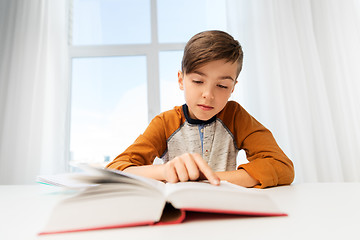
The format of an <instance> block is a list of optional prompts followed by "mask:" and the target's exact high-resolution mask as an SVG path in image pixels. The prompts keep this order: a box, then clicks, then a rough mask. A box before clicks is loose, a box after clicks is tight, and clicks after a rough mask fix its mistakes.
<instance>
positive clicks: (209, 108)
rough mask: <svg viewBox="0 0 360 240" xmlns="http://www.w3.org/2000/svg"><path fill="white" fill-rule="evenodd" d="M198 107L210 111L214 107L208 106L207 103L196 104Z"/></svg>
mask: <svg viewBox="0 0 360 240" xmlns="http://www.w3.org/2000/svg"><path fill="white" fill-rule="evenodd" d="M198 107H199V108H201V109H202V110H204V111H210V110H212V109H214V107H211V106H208V105H205V104H198Z"/></svg>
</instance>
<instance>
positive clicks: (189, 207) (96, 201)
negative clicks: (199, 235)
mask: <svg viewBox="0 0 360 240" xmlns="http://www.w3.org/2000/svg"><path fill="white" fill-rule="evenodd" d="M86 172H87V173H81V174H80V173H79V174H72V175H68V174H67V175H64V176H65V177H64V178H61V177H59V176H57V177H56V178H51V177H38V181H40V182H42V183H50V184H53V185H60V186H67V187H78V186H81V188H82V190H81V191H79V193H78V194H77V195H75V196H73V197H70V198H67V199H65V200H63V201H61V202H60V203H59V204H58V205H56V206H55V208H54V209H53V212H52V214H51V215H50V218H49V220H48V223H47V225H46V226H45V228H44V229H43V230H42V232H41V233H39V234H40V235H43V234H52V233H65V232H75V231H87V230H97V229H108V228H119V227H130V226H139V225H154V224H170V223H180V222H182V221H183V220H184V219H185V215H186V214H185V213H186V212H187V211H192V212H210V213H222V214H238V215H247V216H286V214H285V213H283V212H282V211H280V210H279V209H278V208H277V206H276V205H275V203H274V202H273V201H272V200H271V199H270V198H269V197H268V196H267V195H266V194H264V193H261V192H259V191H254V189H247V188H243V187H240V186H237V185H234V184H231V183H228V182H224V181H222V182H221V183H220V186H213V185H211V184H210V183H208V182H181V183H175V184H171V183H163V182H159V181H156V180H153V179H148V178H144V177H140V176H136V175H132V174H129V173H125V172H122V171H114V170H109V169H100V168H88V169H87V171H86ZM70 176H71V179H69V178H70ZM73 182H74V183H75V184H73ZM79 182H82V183H83V184H80V185H79ZM86 186H87V187H86Z"/></svg>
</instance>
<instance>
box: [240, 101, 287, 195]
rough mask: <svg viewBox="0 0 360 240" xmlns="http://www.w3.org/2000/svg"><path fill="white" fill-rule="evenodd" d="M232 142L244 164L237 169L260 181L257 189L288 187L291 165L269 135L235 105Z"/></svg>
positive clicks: (259, 124)
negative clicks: (236, 144)
mask: <svg viewBox="0 0 360 240" xmlns="http://www.w3.org/2000/svg"><path fill="white" fill-rule="evenodd" d="M235 125H236V126H235V129H236V139H237V142H238V144H239V148H240V149H244V150H245V152H246V156H247V159H248V161H249V162H248V163H245V164H242V165H239V166H238V169H245V171H247V173H249V174H250V175H251V176H252V177H253V178H255V179H257V180H258V181H259V182H260V185H259V186H256V187H259V188H265V187H272V186H278V185H287V184H291V183H292V181H293V180H294V166H293V163H292V161H291V160H290V159H289V158H288V157H287V156H286V155H285V153H284V152H283V151H282V150H281V148H280V147H279V146H278V144H277V143H276V140H275V138H274V137H273V135H272V133H271V132H270V131H269V130H268V129H267V128H265V127H264V126H263V125H262V124H261V123H259V122H258V121H257V120H256V119H255V118H254V117H252V116H251V115H250V114H249V113H248V112H247V111H246V110H245V109H244V108H242V107H241V106H240V105H238V109H237V111H236V114H235Z"/></svg>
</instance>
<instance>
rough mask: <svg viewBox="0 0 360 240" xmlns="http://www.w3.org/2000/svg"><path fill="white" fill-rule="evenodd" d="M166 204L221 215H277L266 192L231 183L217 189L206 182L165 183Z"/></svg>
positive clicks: (222, 184) (275, 207)
mask: <svg viewBox="0 0 360 240" xmlns="http://www.w3.org/2000/svg"><path fill="white" fill-rule="evenodd" d="M166 188H167V189H166V194H167V201H168V202H171V204H172V205H173V206H174V207H175V208H179V209H197V210H201V209H203V210H205V211H211V210H213V211H216V212H218V211H220V212H221V211H222V212H249V213H254V214H255V213H278V212H280V211H279V209H278V208H277V206H276V205H275V203H274V202H273V201H272V200H271V199H270V198H269V196H267V195H266V194H265V193H264V192H260V191H256V190H255V189H249V188H244V187H240V186H237V185H234V184H231V183H228V182H221V183H220V186H214V185H211V184H209V183H204V182H184V183H176V184H166Z"/></svg>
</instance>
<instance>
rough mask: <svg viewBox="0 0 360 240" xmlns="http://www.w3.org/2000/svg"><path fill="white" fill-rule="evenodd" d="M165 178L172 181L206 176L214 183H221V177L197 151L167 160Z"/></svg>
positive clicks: (184, 180)
mask: <svg viewBox="0 0 360 240" xmlns="http://www.w3.org/2000/svg"><path fill="white" fill-rule="evenodd" d="M164 178H165V180H166V181H167V182H171V183H176V182H186V181H191V180H198V179H203V178H205V179H208V180H209V182H210V183H211V184H213V185H219V184H220V179H219V177H218V176H217V175H216V174H215V173H214V172H213V171H212V169H211V168H210V166H209V165H208V164H207V162H206V161H205V160H204V159H203V158H202V157H201V156H200V154H197V153H185V154H183V155H180V156H178V157H175V158H174V159H172V160H171V161H169V162H167V163H166V164H165V166H164Z"/></svg>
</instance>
